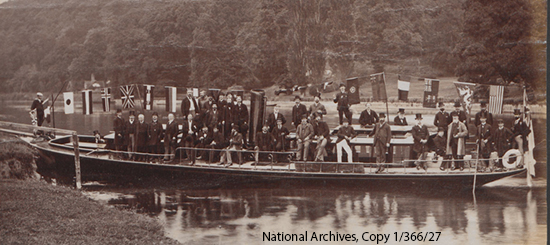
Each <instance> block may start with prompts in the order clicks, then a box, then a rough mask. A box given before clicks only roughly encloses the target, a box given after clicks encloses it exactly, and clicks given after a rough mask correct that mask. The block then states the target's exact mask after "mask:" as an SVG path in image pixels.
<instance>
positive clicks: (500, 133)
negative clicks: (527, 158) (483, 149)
mask: <svg viewBox="0 0 550 245" xmlns="http://www.w3.org/2000/svg"><path fill="white" fill-rule="evenodd" d="M512 135H513V134H512V131H510V129H508V128H506V127H503V128H502V129H499V128H498V127H497V128H496V129H495V130H494V131H493V150H494V151H496V152H498V156H499V157H502V156H504V153H506V151H508V150H509V149H510V142H511V140H512Z"/></svg>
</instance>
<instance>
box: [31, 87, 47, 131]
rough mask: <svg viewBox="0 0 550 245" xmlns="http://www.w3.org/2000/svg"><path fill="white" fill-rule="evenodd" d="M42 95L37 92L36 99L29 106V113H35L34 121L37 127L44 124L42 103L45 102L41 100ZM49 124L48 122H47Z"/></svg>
mask: <svg viewBox="0 0 550 245" xmlns="http://www.w3.org/2000/svg"><path fill="white" fill-rule="evenodd" d="M42 96H43V94H42V93H40V92H38V93H36V99H35V100H34V101H33V102H32V105H31V111H33V110H35V111H36V120H37V125H38V126H42V123H43V122H44V103H45V101H43V100H42ZM48 122H49V121H48Z"/></svg>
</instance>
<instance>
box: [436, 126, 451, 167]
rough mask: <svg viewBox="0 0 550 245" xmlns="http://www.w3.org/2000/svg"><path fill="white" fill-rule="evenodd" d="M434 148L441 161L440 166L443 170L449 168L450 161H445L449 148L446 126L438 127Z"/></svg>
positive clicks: (438, 160)
mask: <svg viewBox="0 0 550 245" xmlns="http://www.w3.org/2000/svg"><path fill="white" fill-rule="evenodd" d="M433 141H434V145H433V147H434V148H433V150H434V151H435V154H436V155H437V156H438V157H437V162H438V163H439V168H440V169H441V171H445V169H447V168H449V164H448V163H449V162H447V161H446V162H443V159H444V158H445V157H446V154H445V150H446V149H447V137H445V128H443V127H438V128H437V135H436V136H435V137H434V140H433Z"/></svg>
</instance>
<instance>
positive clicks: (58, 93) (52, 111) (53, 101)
mask: <svg viewBox="0 0 550 245" xmlns="http://www.w3.org/2000/svg"><path fill="white" fill-rule="evenodd" d="M67 83H69V80H67V81H65V83H63V86H61V89H60V90H59V92H57V95H56V96H55V98H53V94H52V109H51V114H52V127H53V128H55V113H54V111H55V110H54V105H55V101H56V100H57V97H59V95H60V94H61V92H62V91H63V89H64V88H65V86H67Z"/></svg>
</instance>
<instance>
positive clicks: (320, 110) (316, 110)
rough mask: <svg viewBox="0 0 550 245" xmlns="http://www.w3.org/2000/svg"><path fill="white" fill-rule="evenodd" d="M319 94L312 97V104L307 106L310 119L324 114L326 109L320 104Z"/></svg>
mask: <svg viewBox="0 0 550 245" xmlns="http://www.w3.org/2000/svg"><path fill="white" fill-rule="evenodd" d="M320 96H321V95H319V94H317V95H315V97H313V104H311V105H310V106H309V112H308V113H309V116H310V119H312V120H313V119H315V118H317V115H326V114H327V109H325V106H324V105H323V104H321V103H320V102H319V101H320V100H321V97H320Z"/></svg>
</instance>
